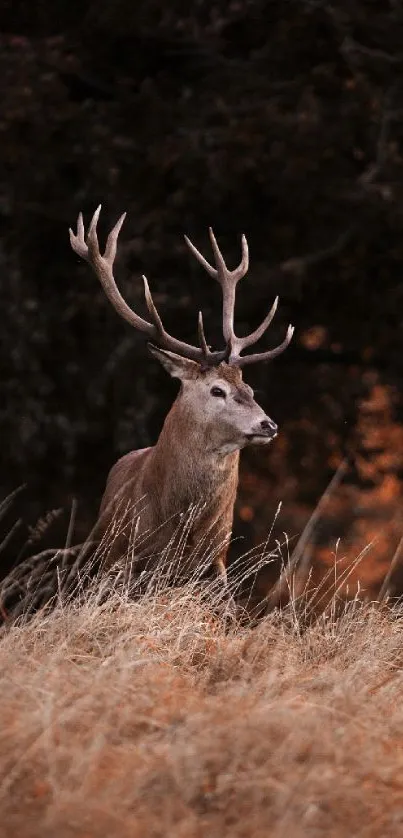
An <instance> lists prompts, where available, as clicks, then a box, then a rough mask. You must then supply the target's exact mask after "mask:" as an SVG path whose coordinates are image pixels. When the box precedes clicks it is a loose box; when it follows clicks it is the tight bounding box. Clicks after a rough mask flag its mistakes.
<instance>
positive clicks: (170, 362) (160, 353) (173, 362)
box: [147, 343, 200, 381]
mask: <svg viewBox="0 0 403 838" xmlns="http://www.w3.org/2000/svg"><path fill="white" fill-rule="evenodd" d="M147 347H148V351H149V352H151V355H153V356H154V358H157V360H158V361H159V362H160V364H162V366H163V367H165V369H166V371H167V372H169V374H170V375H171V376H172V378H180V380H181V381H187V380H189V379H191V378H197V376H198V375H199V372H200V365H199V364H198V363H197V362H196V361H191V360H190V359H189V358H182V356H181V355H176V354H175V352H168V350H167V349H159V347H157V346H153V344H152V343H148V344H147Z"/></svg>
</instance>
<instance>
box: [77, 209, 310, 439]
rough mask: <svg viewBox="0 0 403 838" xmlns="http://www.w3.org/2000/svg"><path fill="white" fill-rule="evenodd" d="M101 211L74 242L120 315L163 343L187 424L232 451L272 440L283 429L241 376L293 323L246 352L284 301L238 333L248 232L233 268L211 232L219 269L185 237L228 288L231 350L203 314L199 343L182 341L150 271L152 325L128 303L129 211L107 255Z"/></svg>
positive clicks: (161, 351)
mask: <svg viewBox="0 0 403 838" xmlns="http://www.w3.org/2000/svg"><path fill="white" fill-rule="evenodd" d="M100 210H101V207H100V206H99V207H98V209H97V210H96V212H95V213H94V215H93V217H92V220H91V223H90V226H89V228H88V233H87V235H85V230H84V223H83V217H82V214H81V213H80V215H79V217H78V222H77V233H73V231H72V230H70V242H71V246H72V248H73V250H74V251H75V252H76V253H77V254H78V255H79V256H80V257H81V258H83V259H85V260H86V261H87V262H88V263H89V264H90V265H91V267H92V268H93V270H94V271H95V274H96V275H97V277H98V279H99V280H100V282H101V285H102V287H103V289H104V291H105V293H106V295H107V297H108V299H109V300H110V302H111V303H112V305H113V306H114V308H115V309H116V311H117V312H118V314H120V316H121V317H123V318H124V319H125V320H127V321H128V322H129V323H130V324H131V325H132V326H134V327H135V328H136V329H138V330H140V331H141V332H144V333H145V334H146V335H147V336H148V337H149V338H151V339H152V340H153V341H154V342H155V343H157V344H158V347H157V346H154V345H152V344H149V349H150V351H151V353H152V355H153V356H154V357H155V358H157V359H158V360H159V361H160V363H162V365H163V366H164V367H165V369H166V370H167V371H168V372H169V373H170V375H171V376H173V377H174V378H179V379H180V381H181V385H182V386H181V392H180V395H179V400H180V404H181V407H182V409H183V411H185V413H186V415H187V416H188V419H189V423H191V424H192V427H194V428H197V429H198V431H199V432H200V431H202V436H203V439H205V440H206V444H208V445H209V446H211V448H212V449H213V450H215V451H219V452H221V453H229V452H230V451H234V450H237V449H240V448H243V447H244V446H246V445H248V444H252V443H253V444H264V443H267V442H270V440H271V439H273V437H275V436H276V434H277V425H276V424H275V423H274V422H273V421H272V419H270V418H269V417H268V416H266V414H265V413H264V411H263V410H262V408H261V407H260V406H259V405H258V404H257V402H255V400H254V398H253V391H252V389H251V388H250V387H249V386H248V385H247V384H245V383H244V382H243V381H242V368H243V367H244V366H246V365H247V364H251V363H254V362H256V361H268V360H271V359H273V358H275V357H277V355H280V353H281V352H283V351H284V350H285V349H286V348H287V346H288V345H289V343H290V341H291V338H292V335H293V332H294V328H293V326H289V327H288V329H287V333H286V336H285V339H284V340H283V342H282V343H281V344H280V345H279V346H277V347H275V348H274V349H270V350H268V351H266V352H261V353H255V354H252V355H246V356H242V355H241V353H242V352H243V351H244V350H245V349H246V348H248V347H250V346H252V345H253V344H254V343H256V341H258V340H259V338H261V337H262V335H263V334H264V332H265V331H266V329H267V328H268V326H269V325H270V323H271V321H272V319H273V317H274V315H275V313H276V309H277V305H278V297H277V298H276V299H275V301H274V303H273V306H272V308H271V309H270V311H269V313H268V314H267V315H266V317H265V318H264V320H263V322H262V323H261V325H260V326H259V327H258V328H257V329H255V331H254V332H252V333H251V334H250V335H246V336H245V337H243V338H240V337H238V336H237V335H236V334H235V332H234V309H235V291H236V286H237V283H238V282H239V280H240V279H241V278H242V277H243V276H245V274H246V272H247V270H248V266H249V254H248V245H247V241H246V238H245V236H242V259H241V262H240V264H239V265H238V267H237V268H235V270H233V271H230V270H229V269H228V268H227V266H226V264H225V262H224V258H223V256H222V253H221V251H220V249H219V247H218V244H217V241H216V239H215V237H214V234H213V231H212V230H211V229H210V240H211V245H212V249H213V254H214V261H215V267H213V266H212V265H210V263H209V262H207V260H206V259H205V258H204V256H202V254H201V253H200V252H199V251H198V250H197V249H196V247H195V246H194V245H193V244H192V242H191V241H189V239H188V238H187V237H186V236H185V241H186V243H187V245H188V247H189V249H190V250H191V252H192V253H193V255H194V256H195V257H196V259H197V260H198V261H199V262H200V264H201V265H202V266H203V267H204V268H205V270H206V271H207V273H209V274H210V276H212V277H213V278H214V279H215V280H216V281H217V282H219V283H220V285H221V289H222V298H223V309H222V311H223V336H224V340H225V348H224V349H223V350H219V351H211V350H210V347H209V346H208V344H207V341H206V337H205V332H204V325H203V317H202V314H201V312H199V320H198V336H199V346H192V345H190V344H187V343H184V342H183V341H180V340H177V339H176V338H174V337H172V336H171V335H169V334H168V333H167V332H166V330H165V328H164V326H163V324H162V321H161V318H160V315H159V314H158V311H157V309H156V307H155V305H154V301H153V299H152V296H151V292H150V289H149V286H148V282H147V279H146V277H145V276H143V282H144V293H145V300H146V304H147V308H148V311H149V314H150V318H151V321H152V322H149V321H147V320H144V319H143V318H142V317H140V316H139V315H138V314H136V313H135V312H134V311H133V310H132V309H131V308H130V307H129V306H128V305H127V303H126V302H125V300H124V299H123V297H122V296H121V294H120V291H119V290H118V288H117V286H116V282H115V279H114V276H113V263H114V260H115V256H116V249H117V241H118V236H119V232H120V229H121V227H122V224H123V221H124V219H125V215H126V214H124V215H122V216H121V217H120V218H119V220H118V222H117V223H116V225H115V226H114V228H113V229H112V230H111V232H110V233H109V236H108V239H107V242H106V247H105V252H104V254H103V255H102V254H101V252H100V249H99V244H98V237H97V223H98V218H99V213H100ZM207 440H208V442H207Z"/></svg>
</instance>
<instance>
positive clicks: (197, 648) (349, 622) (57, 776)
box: [0, 585, 403, 838]
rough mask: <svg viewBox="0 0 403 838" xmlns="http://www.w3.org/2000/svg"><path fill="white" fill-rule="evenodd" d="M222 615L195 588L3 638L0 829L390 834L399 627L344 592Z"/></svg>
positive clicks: (31, 832) (398, 760) (398, 772)
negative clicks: (332, 598)
mask: <svg viewBox="0 0 403 838" xmlns="http://www.w3.org/2000/svg"><path fill="white" fill-rule="evenodd" d="M296 614H297V611H296V610H295V609H293V608H289V609H288V610H286V611H285V612H283V613H282V614H279V612H274V613H273V614H271V615H270V616H269V617H267V618H266V619H264V620H263V621H261V622H260V624H259V625H257V626H256V627H254V628H251V627H240V626H239V625H238V626H235V624H233V625H232V626H230V627H228V625H225V624H224V623H223V621H220V619H219V618H217V617H214V616H212V613H211V610H210V609H209V608H208V607H207V606H206V605H205V604H204V603H203V601H202V600H201V598H200V597H199V596H197V594H196V592H195V589H194V587H193V586H192V585H187V586H186V585H185V586H184V587H182V588H180V589H176V590H171V591H167V590H165V591H164V590H162V589H161V590H157V591H156V592H154V593H153V592H152V591H151V590H150V591H149V592H148V594H146V595H145V596H144V597H142V598H141V599H139V600H138V601H133V600H132V599H129V598H128V597H127V596H126V595H125V592H124V590H123V591H120V593H119V592H118V591H115V593H112V594H111V595H110V596H109V597H108V598H107V599H106V600H104V601H103V602H102V598H100V597H99V591H98V593H95V592H94V591H93V592H91V591H90V592H88V593H87V594H86V596H85V600H84V602H81V603H80V604H79V603H78V602H75V603H74V602H72V603H71V604H70V605H67V606H66V605H59V606H57V607H56V609H55V610H53V611H52V612H48V613H45V612H39V613H37V614H36V616H35V617H34V618H33V619H31V620H30V621H29V622H25V623H24V622H20V623H17V624H14V625H13V626H11V627H8V628H3V630H2V632H3V634H2V636H1V638H0V673H1V675H0V678H1V682H2V683H1V690H0V714H1V719H2V725H1V747H0V801H1V802H0V811H1V822H0V836H1V837H2V836H11V835H18V836H19V838H26V836H27V838H28V836H29V838H36V836H38V838H39V836H40V837H41V838H50V836H52V838H53V836H55V835H57V836H60V838H64V836H80V838H84V836H85V838H97V837H98V836H102V838H104V836H105V835H107V836H109V838H113V836H116V837H117V838H126V836H130V838H136V836H146V835H147V836H166V835H174V836H180V838H188V836H192V838H193V837H194V838H199V836H200V838H201V836H207V835H208V836H217V838H218V836H220V838H221V836H231V838H232V836H234V838H238V836H245V837H246V836H248V838H249V836H250V837H251V838H258V836H259V838H260V836H261V838H266V836H268V835H270V836H274V838H279V836H289V835H292V836H293V837H294V838H298V836H305V835H309V836H310V835H312V836H326V838H328V836H330V838H331V836H351V835H354V836H366V838H370V837H371V836H379V835H382V836H383V837H384V836H389V835H390V836H392V835H393V836H395V835H396V834H399V831H400V829H401V828H402V821H403V749H402V729H403V704H402V701H401V695H402V688H403V674H402V659H403V653H402V636H403V632H402V623H401V619H400V614H399V611H398V610H396V609H395V610H386V608H383V607H380V606H374V605H371V604H363V603H360V602H357V601H356V602H354V603H350V605H348V606H346V608H345V610H344V613H343V614H342V615H341V616H340V617H339V618H338V619H337V621H336V620H335V619H334V618H333V617H332V616H328V617H325V616H322V617H321V618H320V619H319V620H318V621H317V622H316V623H315V625H312V626H310V627H308V628H307V629H306V630H305V631H303V632H302V631H301V630H300V626H299V623H298V619H297V617H296Z"/></svg>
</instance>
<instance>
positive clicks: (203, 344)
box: [197, 311, 210, 360]
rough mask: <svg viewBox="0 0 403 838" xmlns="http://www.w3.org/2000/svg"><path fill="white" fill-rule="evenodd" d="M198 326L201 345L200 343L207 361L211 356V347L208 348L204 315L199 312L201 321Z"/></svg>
mask: <svg viewBox="0 0 403 838" xmlns="http://www.w3.org/2000/svg"><path fill="white" fill-rule="evenodd" d="M197 326H198V334H199V343H200V346H201V348H202V351H203V354H204V357H205V358H206V360H207V359H208V356H209V354H210V347H209V346H208V343H207V341H206V335H205V333H204V325H203V314H202V312H201V311H199V319H198V323H197Z"/></svg>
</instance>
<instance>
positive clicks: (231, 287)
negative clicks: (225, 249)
mask: <svg viewBox="0 0 403 838" xmlns="http://www.w3.org/2000/svg"><path fill="white" fill-rule="evenodd" d="M209 233H210V241H211V246H212V248H213V253H214V261H215V268H213V266H212V265H210V263H209V262H207V259H205V258H204V256H203V255H202V254H201V253H200V251H199V250H197V248H196V247H195V246H194V244H192V242H191V241H190V239H188V237H187V236H185V241H186V244H187V245H188V247H189V249H190V250H191V252H192V253H193V255H194V256H195V257H196V259H197V261H198V262H200V264H201V265H202V266H203V268H205V270H206V271H207V273H208V274H209V275H210V276H212V277H214V279H216V280H217V282H219V283H220V285H221V288H222V297H223V334H224V338H225V340H226V343H227V357H226V360H227V361H228V363H229V364H231V365H232V366H237V367H244V366H246V364H253V363H254V362H255V361H268V360H271V359H272V358H276V356H277V355H280V354H281V352H284V350H285V349H286V348H287V346H288V345H289V343H290V341H291V338H292V336H293V333H294V327H293V326H291V325H290V326H289V327H288V329H287V334H286V336H285V338H284V340H283V342H282V343H280V345H279V346H276V347H275V348H274V349H269V350H268V351H267V352H260V353H256V354H254V355H247V356H246V357H244V358H241V357H240V356H241V352H243V350H244V349H246V348H247V347H248V346H252V344H254V343H256V342H257V341H258V340H259V339H260V338H261V337H262V335H263V334H264V332H265V331H266V329H267V327H268V326H269V325H270V323H271V321H272V320H273V317H274V315H275V313H276V310H277V305H278V297H276V299H275V300H274V303H273V305H272V307H271V309H270V311H269V313H268V314H267V315H266V317H265V318H264V320H263V322H262V323H261V324H260V326H258V328H257V329H255V331H254V332H252V333H251V334H250V335H246V336H245V337H243V338H239V337H237V335H236V334H235V332H234V311H235V290H236V286H237V284H238V282H239V280H240V279H242V277H243V276H245V274H246V272H247V270H248V267H249V251H248V243H247V241H246V237H245V236H244V235H243V236H242V240H241V241H242V258H241V261H240V263H239V265H238V267H237V268H235V270H233V271H230V270H229V269H228V268H227V266H226V264H225V261H224V257H223V255H222V253H221V251H220V248H219V247H218V244H217V241H216V238H215V236H214V233H213V231H212V229H211V227H210V230H209Z"/></svg>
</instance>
